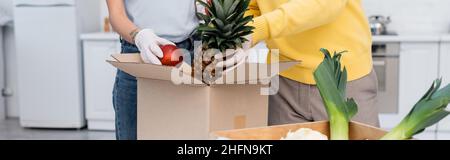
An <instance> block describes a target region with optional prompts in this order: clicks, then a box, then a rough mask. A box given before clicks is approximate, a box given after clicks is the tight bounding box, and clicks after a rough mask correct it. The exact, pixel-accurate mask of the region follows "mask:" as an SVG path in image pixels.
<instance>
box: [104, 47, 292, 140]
mask: <svg viewBox="0 0 450 160" xmlns="http://www.w3.org/2000/svg"><path fill="white" fill-rule="evenodd" d="M112 57H113V58H114V59H113V60H108V62H109V63H111V64H112V65H113V66H115V67H116V68H118V69H120V70H122V71H124V72H127V73H129V74H131V75H133V76H135V77H137V79H138V108H137V112H138V113H137V114H138V122H137V123H138V124H137V132H138V139H141V140H147V139H183V140H191V139H209V135H210V133H211V132H212V131H217V130H227V129H240V128H247V127H261V126H267V115H268V96H267V95H261V94H260V93H261V88H262V87H267V84H266V85H264V84H261V83H258V84H250V83H252V82H257V81H267V80H270V78H271V77H273V76H275V75H277V74H278V72H276V73H272V72H271V71H272V69H273V68H272V67H273V66H275V65H277V66H278V65H279V70H280V71H283V70H286V69H288V68H289V67H291V66H293V65H295V64H297V63H298V62H288V63H279V64H278V63H277V64H272V65H267V64H265V65H262V66H263V67H262V68H263V69H261V64H244V65H241V66H239V67H237V68H236V69H235V71H236V72H232V73H235V74H234V75H233V76H231V74H230V75H228V76H227V75H224V76H223V77H222V78H221V79H218V80H217V81H216V82H215V83H214V84H213V85H206V84H203V83H199V82H201V80H198V79H195V78H192V77H191V76H190V73H187V72H185V71H189V70H190V69H178V71H179V73H177V74H175V75H180V74H181V75H183V74H184V75H189V76H184V77H188V78H187V79H186V78H184V79H183V80H184V81H186V82H190V83H187V84H182V85H176V84H174V83H173V81H172V80H171V79H172V78H171V77H172V76H173V74H174V73H173V71H174V69H175V68H174V67H167V66H157V65H151V64H144V63H142V60H141V58H140V56H139V55H138V54H115V55H112ZM183 65H186V64H183ZM257 65H258V67H259V69H258V71H259V72H258V73H260V74H261V73H264V72H265V74H267V75H268V76H267V77H266V78H258V76H252V75H250V74H248V71H249V70H250V69H251V68H255V67H256V66H257ZM189 67H190V66H189ZM189 67H188V68H189ZM182 68H183V67H182ZM243 70H245V71H246V72H245V73H246V74H245V78H244V79H242V76H241V79H239V78H237V77H238V76H237V74H236V73H237V72H242V71H243ZM175 71H176V70H175ZM269 73H270V74H269ZM225 81H227V82H234V83H235V84H234V85H229V84H228V83H227V84H222V83H223V82H225ZM194 82H195V83H194Z"/></svg>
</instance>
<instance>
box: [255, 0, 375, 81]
mask: <svg viewBox="0 0 450 160" xmlns="http://www.w3.org/2000/svg"><path fill="white" fill-rule="evenodd" d="M288 1H289V0H257V3H258V6H259V9H260V11H261V13H262V14H264V13H268V12H271V11H273V10H274V9H276V8H278V7H279V6H280V5H282V4H284V3H287V2H288ZM263 3H264V5H262V4H263ZM329 7H333V6H329ZM298 18H302V17H298ZM371 39H372V37H371V33H370V28H369V23H368V20H367V17H366V15H365V13H364V11H363V8H362V5H361V1H360V0H348V2H347V5H346V7H345V8H344V10H343V11H342V12H341V13H340V15H338V17H337V18H336V19H335V20H334V21H333V22H331V23H330V24H325V25H323V26H320V27H317V28H314V29H311V30H308V31H305V32H302V33H300V34H295V35H292V36H288V37H283V38H278V39H272V40H268V41H267V45H268V46H269V48H277V49H280V53H281V54H282V56H281V57H280V60H282V61H291V60H300V61H302V63H301V64H300V65H298V66H296V67H293V68H291V69H289V70H288V71H286V72H283V73H282V75H283V76H285V77H287V78H290V79H293V80H296V81H299V82H302V83H307V84H314V83H315V82H314V78H313V74H312V73H313V71H314V70H315V68H317V66H318V65H319V64H320V62H322V60H323V54H322V53H321V52H320V51H319V49H320V48H327V49H329V50H332V51H344V50H346V51H348V53H345V54H344V55H343V59H342V62H343V64H344V65H345V66H346V67H347V70H348V75H349V78H348V79H349V80H355V79H359V78H361V77H363V76H365V75H367V74H369V73H370V71H371V70H372V57H371V44H372V40H371Z"/></svg>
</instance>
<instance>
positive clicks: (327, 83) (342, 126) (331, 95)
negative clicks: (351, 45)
mask: <svg viewBox="0 0 450 160" xmlns="http://www.w3.org/2000/svg"><path fill="white" fill-rule="evenodd" d="M321 52H322V53H323V54H324V55H325V58H324V60H323V62H322V63H321V64H320V65H319V66H318V68H317V69H316V71H315V72H314V79H315V80H316V83H317V88H318V89H319V92H320V95H321V97H322V100H323V102H324V105H325V108H326V111H327V113H328V118H329V119H330V132H331V135H330V138H331V140H348V139H349V122H350V120H351V118H352V117H353V116H354V115H355V114H356V113H357V112H358V107H357V104H356V103H355V101H354V100H353V99H347V98H346V87H347V69H346V68H345V67H344V69H342V65H341V62H340V61H341V57H342V53H345V51H344V52H340V53H336V52H335V53H334V55H333V56H332V55H331V53H330V52H329V51H328V50H326V49H321Z"/></svg>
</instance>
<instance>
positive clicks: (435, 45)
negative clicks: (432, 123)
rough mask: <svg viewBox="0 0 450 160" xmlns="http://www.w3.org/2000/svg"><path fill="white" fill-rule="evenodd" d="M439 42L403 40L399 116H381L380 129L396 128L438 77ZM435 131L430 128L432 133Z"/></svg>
mask: <svg viewBox="0 0 450 160" xmlns="http://www.w3.org/2000/svg"><path fill="white" fill-rule="evenodd" d="M438 68H439V38H436V39H427V40H426V41H425V40H424V41H420V40H403V41H401V47H400V62H399V86H398V87H399V98H398V100H399V101H398V107H399V108H398V112H397V113H395V114H381V115H380V120H381V127H382V128H385V129H391V128H393V127H395V126H396V125H397V124H398V123H399V122H400V121H401V120H402V119H403V118H404V117H405V116H406V115H407V114H408V112H409V111H410V110H411V109H412V107H413V106H414V104H415V103H417V101H418V100H419V99H420V98H421V97H422V96H423V94H425V92H426V91H427V90H428V89H429V87H430V85H431V83H432V82H433V81H434V80H435V79H436V78H437V77H438V76H439V73H438ZM435 128H436V127H430V128H429V130H430V131H433V130H435Z"/></svg>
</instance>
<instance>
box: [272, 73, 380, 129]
mask: <svg viewBox="0 0 450 160" xmlns="http://www.w3.org/2000/svg"><path fill="white" fill-rule="evenodd" d="M279 83H280V86H279V91H278V93H277V94H276V95H272V96H270V97H269V125H281V124H291V123H305V122H313V121H322V120H328V115H327V112H326V110H325V107H324V105H323V101H322V98H321V97H320V93H319V90H318V89H317V87H316V86H315V85H307V84H303V83H300V82H297V81H293V80H290V79H287V78H284V77H281V76H280V81H279ZM377 92H378V82H377V76H376V73H375V72H374V71H372V72H371V73H370V74H369V75H367V76H365V77H363V78H361V79H358V80H354V81H351V82H349V83H347V97H352V98H354V99H355V101H356V103H357V104H358V113H357V114H356V116H355V117H353V119H352V120H353V121H357V122H361V123H365V124H369V125H372V126H379V118H378V109H377V108H376V107H375V102H376V98H377Z"/></svg>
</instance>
